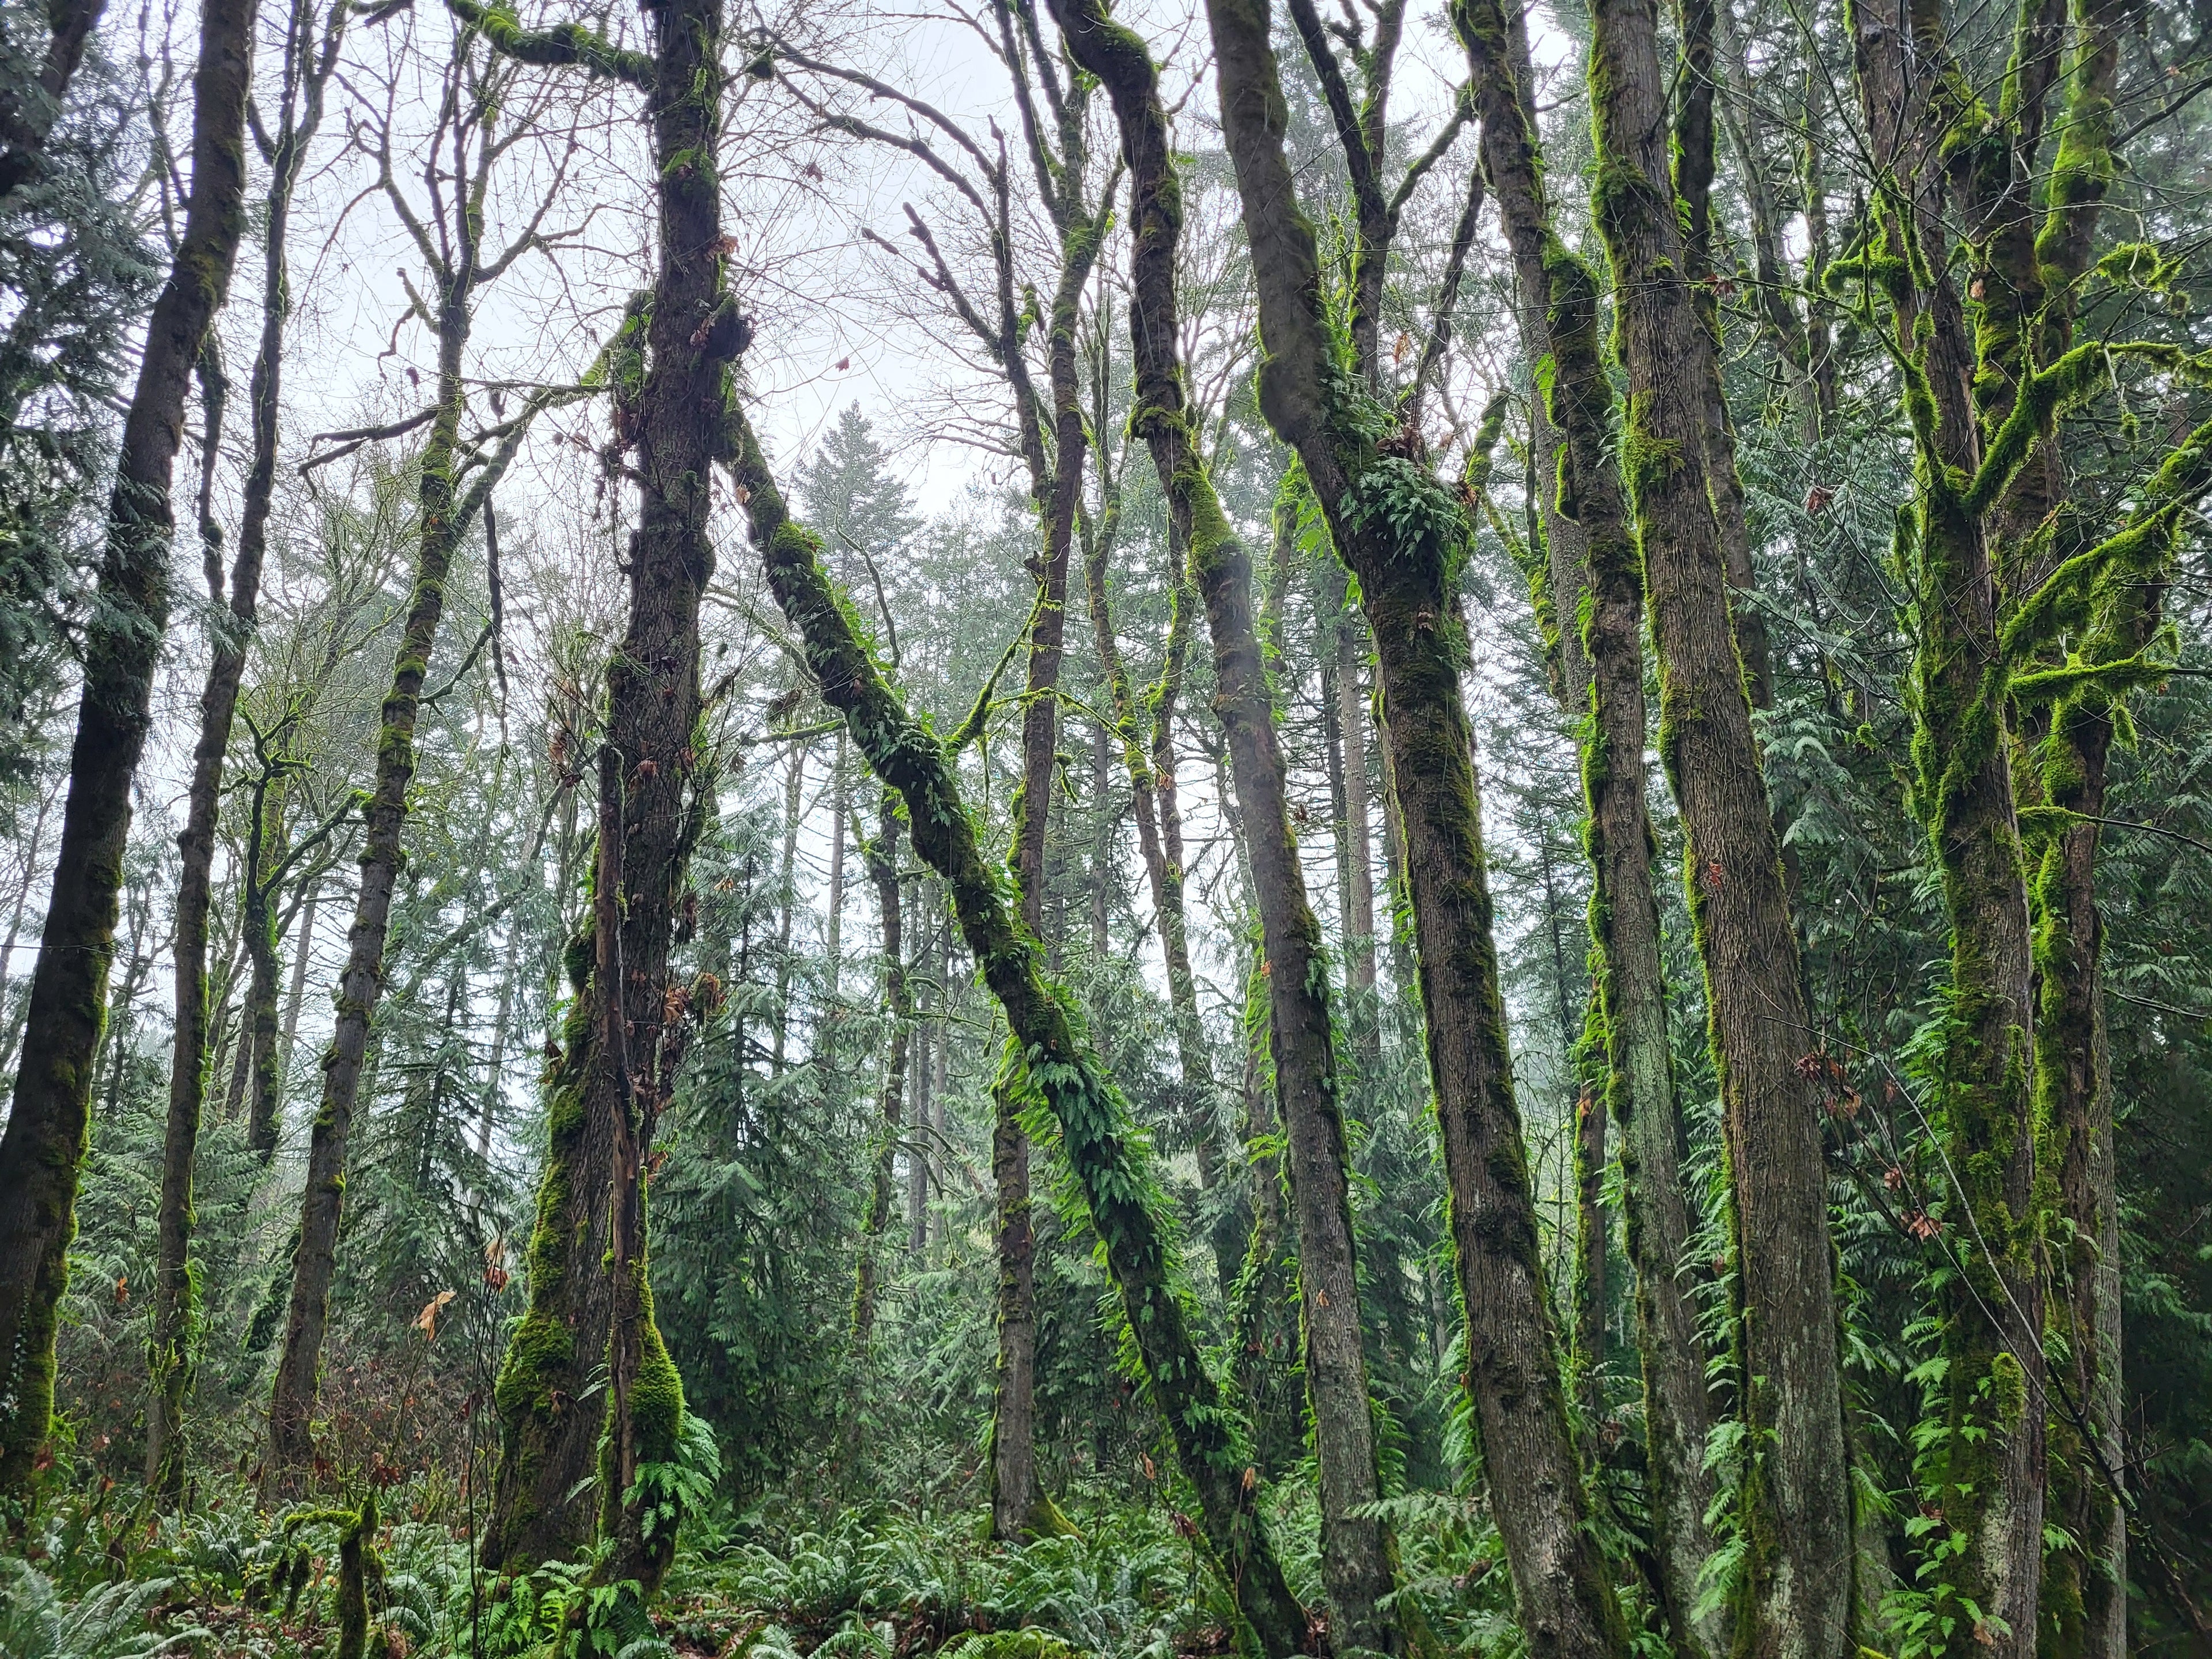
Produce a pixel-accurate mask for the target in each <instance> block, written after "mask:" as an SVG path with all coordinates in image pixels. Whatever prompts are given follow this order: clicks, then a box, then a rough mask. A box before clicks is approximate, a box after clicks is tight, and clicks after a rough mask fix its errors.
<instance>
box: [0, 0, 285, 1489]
mask: <svg viewBox="0 0 2212 1659" xmlns="http://www.w3.org/2000/svg"><path fill="white" fill-rule="evenodd" d="M96 15H97V10H96V9H95V8H91V7H83V8H74V7H70V6H66V5H65V6H62V7H58V8H57V17H56V21H57V23H58V24H60V25H61V26H62V27H59V28H58V29H57V35H58V36H59V35H61V34H62V33H64V32H65V31H68V30H74V31H75V32H76V50H77V51H79V52H81V51H82V41H83V36H84V34H85V33H88V32H89V30H90V28H91V26H92V22H93V20H94V17H95V16H96ZM253 15H254V6H253V0H210V3H209V4H207V5H206V6H204V8H203V9H202V10H201V13H200V37H199V58H198V62H197V66H196V67H195V69H194V70H193V76H192V148H191V154H192V180H191V191H190V194H189V196H188V197H187V200H186V205H185V232H184V235H183V237H182V239H181V240H179V243H178V246H177V252H176V257H175V258H174V260H173V262H172V264H171V265H170V269H169V276H168V280H167V282H166V283H164V284H163V285H162V289H161V295H160V296H159V297H158V298H157V299H156V300H155V302H154V312H153V315H152V318H151V319H150V320H149V325H148V328H147V335H146V343H145V347H144V349H143V354H142V356H141V357H140V360H139V368H138V381H137V387H136V388H135V390H134V391H133V392H132V394H131V407H130V410H129V411H128V412H127V414H126V415H125V417H124V426H123V444H122V449H121V453H120V454H119V456H118V459H117V462H116V476H115V487H114V491H113V494H112V496H111V498H110V500H109V503H108V510H107V539H106V549H105V550H104V553H103V556H102V558H101V561H100V589H99V597H98V600H97V602H96V603H95V604H94V607H93V611H92V620H91V623H90V624H89V625H88V629H87V631H86V639H85V642H84V672H83V681H82V700H81V702H80V704H79V708H78V712H77V727H76V742H75V744H74V745H73V746H72V748H71V750H70V783H69V799H68V803H67V805H65V806H64V809H63V814H62V834H61V845H60V849H59V851H58V854H57V856H56V860H55V865H54V872H53V882H52V897H51V898H50V899H49V901H48V902H47V907H46V926H45V928H44V931H43V932H42V933H40V949H39V961H38V966H37V967H36V968H35V969H33V974H32V979H31V994H30V1002H29V1012H28V1016H27V1020H26V1023H25V1027H24V1035H23V1044H22V1049H21V1057H20V1060H19V1062H18V1066H17V1070H16V1077H15V1097H14V1101H13V1103H12V1105H11V1108H10V1110H9V1118H8V1127H7V1132H6V1134H5V1135H4V1137H0V1367H4V1370H0V1495H6V1496H18V1495H21V1494H23V1493H24V1492H26V1491H27V1488H28V1486H29V1483H30V1480H31V1475H32V1471H33V1464H34V1462H35V1461H36V1458H37V1456H38V1453H39V1449H40V1446H41V1445H42V1444H44V1443H45V1441H46V1435H47V1431H48V1428H49V1425H50V1420H51V1418H52V1410H53V1393H54V1333H55V1328H56V1322H57V1318H58V1310H59V1305H60V1302H61V1297H62V1292H63V1290H64V1285H65V1284H66V1282H67V1278H68V1273H69V1261H68V1257H69V1247H70V1240H71V1239H73V1238H74V1237H76V1190H77V1177H78V1172H79V1169H80V1166H81V1165H82V1162H83V1158H84V1152H85V1146H86V1140H87V1134H88V1127H89V1114H90V1109H91V1092H92V1078H93V1068H94V1060H95V1055H96V1053H97V1051H98V1049H99V1048H100V1032H101V1029H102V1026H103V1024H104V1023H105V1020H106V1001H107V973H108V969H109V967H110V966H111V965H112V962H113V960H114V955H115V915H116V894H117V891H118V888H119V887H120V886H121V884H122V875H123V854H124V848H125V842H126V841H127V839H128V837H129V835H130V829H131V780H132V778H133V777H134V776H135V775H136V774H137V769H138V757H139V755H140V753H141V752H142V751H143V749H144V747H145V742H146V731H147V726H148V725H149V720H150V718H151V700H152V696H153V684H154V671H155V665H156V662H157V660H158V659H159V657H160V654H161V639H162V636H163V635H164V634H165V633H166V632H167V629H168V623H169V603H170V575H169V545H170V538H171V535H172V532H173V529H174V527H175V515H174V512H173V506H172V501H171V485H172V479H173V472H174V469H175V465H176V458H177V450H178V448H179V445H180V443H181V441H182V440H183V436H184V416H185V396H186V393H187V392H188V391H189V389H190V386H191V377H192V372H193V369H194V367H195V365H197V363H198V362H199V361H200V355H201V351H202V349H203V348H204V345H205V343H206V341H207V337H208V332H209V330H210V326H211V325H212V324H213V322H214V319H215V315H216V312H217V311H218V310H219V309H221V307H222V301H223V296H224V295H225V294H226V293H227V292H228V289H229V286H230V274H231V269H232V266H233V264H234V262H235V260H236V258H237V253H238V243H239V238H240V235H241V234H242V233H243V232H244V230H245V227H246V155H245V143H246V94H247V90H248V87H249V83H250V81H251V75H252V52H253ZM71 20H76V21H71ZM80 23H81V27H80ZM50 63H51V60H50ZM70 67H74V58H71V59H70ZM65 78H66V77H65V76H64V79H65ZM60 90H61V88H60V87H59V86H58V85H57V86H56V87H55V88H54V89H53V92H52V97H54V98H57V99H58V97H59V95H60ZM47 118H48V119H49V120H50V119H51V116H50V115H49V116H48V117H47ZM39 137H40V139H41V140H43V138H44V132H43V131H40V134H39ZM9 144H10V149H9V155H15V154H17V153H19V152H18V151H17V149H15V140H14V139H13V138H12V137H10V138H9Z"/></svg>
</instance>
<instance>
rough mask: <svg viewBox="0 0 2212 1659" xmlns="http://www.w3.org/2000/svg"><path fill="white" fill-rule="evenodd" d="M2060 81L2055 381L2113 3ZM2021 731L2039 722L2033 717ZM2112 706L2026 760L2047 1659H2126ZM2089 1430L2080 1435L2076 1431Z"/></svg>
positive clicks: (2044, 447) (2102, 698) (2048, 354)
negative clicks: (2052, 1541) (2043, 1343)
mask: <svg viewBox="0 0 2212 1659" xmlns="http://www.w3.org/2000/svg"><path fill="white" fill-rule="evenodd" d="M2072 10H2073V19H2074V40H2073V45H2072V47H2071V51H2070V55H2069V62H2068V64H2067V66H2066V105H2065V107H2066V116H2065V118H2064V120H2063V123H2062V124H2061V126H2060V130H2059V135H2058V148H2057V155H2056V157H2055V158H2054V160H2053V162H2052V167H2051V183H2050V185H2049V186H2048V191H2047V199H2048V202H2049V209H2048V211H2047V212H2046V214H2045V218H2044V222H2043V226H2042V228H2041V231H2040V233H2039V235H2038V236H2037V239H2036V246H2035V256H2036V258H2037V259H2038V260H2039V263H2040V264H2042V266H2043V273H2042V275H2043V283H2044V287H2045V291H2046V292H2047V293H2048V294H2050V295H2051V296H2052V297H2051V301H2049V302H2048V303H2047V304H2046V305H2045V309H2044V313H2043V317H2042V319H2041V327H2040V329H2039V331H2038V337H2037V348H2038V349H2037V362H2038V364H2039V366H2041V365H2045V364H2049V363H2051V362H2055V361H2057V359H2058V358H2060V357H2062V356H2063V355H2064V354H2065V352H2066V351H2067V350H2068V349H2069V348H2070V347H2071V346H2072V345H2073V343H2074V314H2075V296H2076V295H2077V294H2078V292H2079V286H2080V284H2081V281H2082V279H2083V277H2084V276H2085V275H2086V274H2087V271H2088V270H2089V268H2090V266H2091V264H2092V263H2093V257H2094V250H2095V245H2096V228H2097V222H2098V218H2099V216H2100V210H2101V209H2102V207H2103V205H2104V199H2105V195H2106V191H2107V189H2108V188H2109V187H2110V185H2111V181H2112V176H2113V173H2114V167H2115V163H2114V158H2113V155H2112V139H2113V132H2112V128H2113V119H2112V94H2113V92H2114V89H2115V88H2116V86H2117V84H2118V74H2119V48H2120V27H2121V25H2122V23H2123V21H2124V16H2125V13H2124V9H2122V8H2121V7H2119V6H2118V5H2116V4H2114V3H2112V0H2078V3H2076V4H2075V6H2074V7H2073V8H2072ZM2065 471H2066V469H2065V462H2064V459H2063V453H2062V451H2061V448H2060V446H2059V442H2058V438H2057V433H2056V431H2055V430H2053V431H2050V432H2046V433H2044V434H2042V435H2040V437H2039V442H2038V444H2037V446H2036V453H2034V454H2033V455H2032V456H2031V457H2030V459H2029V460H2028V463H2027V465H2026V466H2024V467H2023V468H2022V469H2021V474H2020V477H2018V478H2017V479H2016V480H2015V483H2014V484H2013V486H2012V488H2011V489H2008V491H2007V494H2006V498H2005V500H2004V501H2002V503H2001V504H2000V506H1999V508H1998V512H1997V514H1996V523H1997V530H1998V533H1999V535H2000V536H2001V537H2003V538H2006V539H2007V540H2010V539H2011V538H2012V537H2013V536H2014V535H2015V534H2021V539H2022V540H2023V541H2025V540H2026V536H2025V534H2022V533H2021V532H2032V531H2033V528H2034V527H2035V526H2039V525H2040V524H2042V523H2043V521H2044V520H2045V517H2046V515H2048V514H2049V513H2050V512H2051V507H2052V506H2053V505H2054V504H2056V503H2057V501H2059V500H2061V499H2062V498H2063V492H2064V488H2065ZM2161 601H2162V592H2161V587H2160V584H2159V583H2158V582H2156V581H2150V582H2142V583H2124V584H2120V585H2118V586H2115V587H2114V588H2113V589H2112V590H2111V591H2108V592H2106V594H2105V595H2104V596H2103V602H2102V604H2101V605H2099V607H2098V608H2097V611H2096V613H2095V615H2094V616H2093V620H2092V624H2091V627H2090V629H2089V630H2088V634H2087V637H2086V638H2085V639H2084V640H2083V641H2082V642H2081V654H2082V656H2083V658H2084V659H2085V660H2088V661H2093V662H2094V661H2105V662H2112V661H2119V660H2124V659H2127V658H2129V657H2132V656H2134V655H2136V653H2139V652H2141V651H2142V649H2143V647H2145V646H2146V645H2148V643H2149V642H2150V640H2151V638H2152V636H2153V635H2154V633H2155V632H2156V629H2157V624H2158V617H2159V613H2160V605H2161ZM2031 718H2033V716H2031ZM2117 722H2118V708H2117V707H2116V701H2115V699H2114V698H2113V697H2112V696H2111V695H2110V694H2108V693H2106V692H2104V691H2102V690H2099V689H2096V688H2090V689H2088V690H2085V691H2084V692H2083V693H2082V694H2081V695H2080V696H2076V697H2072V698H2068V699H2065V700H2063V701H2062V702H2061V703H2060V704H2059V706H2058V707H2057V708H2055V709H2053V710H2051V711H2050V714H2049V716H2048V718H2047V720H2045V721H2044V722H2043V724H2044V725H2045V736H2044V738H2043V741H2042V744H2041V746H2040V752H2039V753H2038V754H2037V755H2036V756H2035V757H2034V761H2035V770H2034V773H2033V783H2034V788H2035V792H2036V793H2037V794H2038V795H2039V797H2040V799H2041V800H2042V802H2043V804H2045V805H2049V806H2053V807H2057V808H2058V809H2059V810H2060V811H2063V812H2067V813H2072V814H2075V815H2077V821H2075V822H2073V823H2067V824H2065V825H2064V826H2063V827H2062V828H2059V829H2057V830H2056V831H2055V832H2054V833H2053V834H2051V836H2049V837H2048V838H2047V839H2046V840H2045V843H2044V845H2043V848H2042V849H2041V854H2040V856H2039V858H2038V859H2036V860H2035V861H2034V863H2033V867H2032V869H2031V880H2030V884H2029V890H2028V892H2029V899H2030V902H2031V904H2032V905H2033V909H2034V920H2035V940H2034V944H2035V968H2036V972H2037V975H2038V1003H2037V1009H2036V1023H2035V1048H2036V1062H2035V1074H2036V1115H2037V1120H2038V1121H2039V1123H2040V1124H2041V1125H2042V1126H2043V1133H2045V1136H2046V1137H2047V1143H2048V1155H2049V1162H2050V1166H2051V1168H2052V1169H2054V1170H2056V1172H2057V1183H2058V1208H2059V1212H2060V1214H2061V1215H2062V1216H2063V1218H2065V1220H2066V1222H2067V1224H2068V1229H2067V1231H2066V1234H2065V1236H2066V1237H2068V1238H2069V1240H2070V1241H2071V1242H2070V1244H2069V1248H2068V1249H2066V1251H2065V1253H2064V1255H2063V1258H2062V1259H2059V1260H2056V1261H2053V1262H2052V1263H2051V1267H2052V1268H2053V1269H2054V1274H2055V1279H2056V1283H2055V1284H2054V1286H2053V1291H2054V1301H2053V1304H2052V1308H2051V1313H2052V1316H2053V1317H2052V1323H2053V1324H2054V1325H2057V1326H2058V1327H2060V1328H2062V1329H2063V1332H2064V1335H2065V1339H2066V1340H2065V1349H2064V1352H2065V1358H2064V1361H2063V1363H2064V1365H2065V1373H2064V1376H2063V1377H2062V1378H2061V1379H2060V1383H2061V1386H2062V1387H2063V1389H2066V1390H2067V1391H2069V1393H2070V1395H2071V1402H2072V1406H2073V1410H2072V1411H2069V1410H2066V1409H2063V1407H2062V1408H2054V1409H2053V1410H2052V1411H2051V1413H2050V1418H2051V1439H2050V1447H2049V1450H2050V1455H2051V1474H2050V1480H2051V1490H2050V1496H2049V1500H2048V1504H2049V1509H2050V1510H2051V1516H2052V1518H2053V1519H2054V1520H2055V1522H2056V1523H2057V1526H2058V1527H2059V1528H2061V1529H2062V1530H2063V1532H2064V1533H2065V1534H2066V1535H2067V1536H2068V1537H2069V1539H2071V1540H2072V1541H2073V1544H2072V1547H2067V1548H2062V1549H2057V1550H2053V1551H2051V1552H2049V1553H2046V1555H2045V1561H2044V1572H2045V1583H2044V1588H2043V1604H2044V1614H2043V1625H2044V1632H2043V1634H2044V1639H2045V1643H2046V1644H2048V1647H2049V1650H2050V1651H2051V1653H2052V1654H2053V1656H2074V1655H2080V1656H2082V1659H2121V1656H2122V1655H2124V1654H2125V1653H2126V1651H2127V1624H2128V1593H2127V1583H2128V1566H2127V1563H2128V1532H2127V1515H2126V1511H2125V1510H2124V1508H2123V1507H2122V1504H2121V1503H2120V1501H2119V1493H2120V1492H2121V1491H2122V1490H2124V1483H2125V1481H2126V1480H2127V1474H2126V1471H2127V1468H2128V1459H2127V1456H2126V1452H2125V1441H2124V1423H2123V1419H2122V1413H2121V1395H2120V1342H2121V1331H2120V1258H2119V1248H2120V1232H2119V1201H2118V1200H2119V1194H2118V1185H2117V1172H2118V1161H2117V1159H2116V1158H2115V1157H2114V1152H2113V1146H2112V1076H2111V1060H2110V1055H2109V1053H2108V1051H2107V1047H2106V1030H2105V1011H2104V995H2103V980H2102V964H2103V954H2104V922H2103V918H2102V917H2101V915H2100V914H2099V911H2098V908H2097V896H2096V868H2097V854H2098V851H2099V839H2100V834H2101V830H2100V826H2099V825H2098V824H2097V823H2095V822H2093V820H2094V819H2096V818H2098V817H2102V816H2103V814H2104V811H2105V793H2106V781H2107V776H2108V773H2109V768H2110V760H2111V753H2112V742H2113V739H2114V738H2115V736H2116V734H2117V729H2118V726H2117ZM2075 1412H2078V1413H2081V1416H2082V1417H2083V1418H2084V1419H2086V1420H2087V1430H2086V1431H2085V1430H2084V1428H2083V1426H2082V1425H2081V1424H2080V1423H2077V1422H2076V1421H2075V1415H2074V1413H2075Z"/></svg>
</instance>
